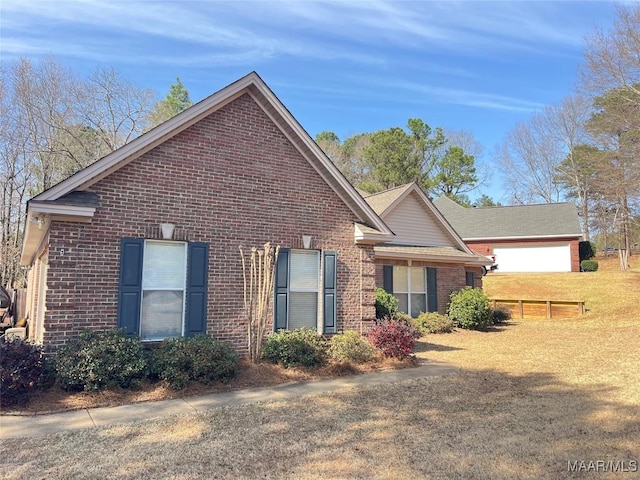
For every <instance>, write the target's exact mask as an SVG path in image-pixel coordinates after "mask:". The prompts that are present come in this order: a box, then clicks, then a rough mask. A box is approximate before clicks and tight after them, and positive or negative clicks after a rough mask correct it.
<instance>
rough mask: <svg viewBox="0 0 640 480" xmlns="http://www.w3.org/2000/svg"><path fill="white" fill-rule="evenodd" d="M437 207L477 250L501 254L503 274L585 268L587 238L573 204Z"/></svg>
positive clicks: (440, 201) (441, 201) (445, 201)
mask: <svg viewBox="0 0 640 480" xmlns="http://www.w3.org/2000/svg"><path fill="white" fill-rule="evenodd" d="M433 203H434V205H435V206H436V207H437V208H438V210H440V212H442V214H443V215H444V217H445V218H446V219H447V220H448V221H449V223H450V224H451V225H452V226H453V228H455V229H456V231H457V232H458V233H459V234H460V236H461V237H462V239H463V240H464V241H465V243H466V244H467V245H468V246H469V248H471V249H472V250H473V251H474V252H476V253H479V254H481V255H493V256H495V262H496V263H497V265H498V269H497V271H498V272H579V271H580V256H579V249H578V246H579V242H580V241H581V240H582V232H581V229H580V222H579V220H578V212H577V209H576V206H575V204H573V203H547V204H540V205H517V206H508V207H479V208H466V207H463V206H461V205H459V204H457V203H456V202H454V201H453V200H451V199H450V198H448V197H446V196H442V197H440V198H437V199H436V200H434V202H433Z"/></svg>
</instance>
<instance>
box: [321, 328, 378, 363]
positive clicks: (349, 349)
mask: <svg viewBox="0 0 640 480" xmlns="http://www.w3.org/2000/svg"><path fill="white" fill-rule="evenodd" d="M376 355H377V350H376V349H375V348H374V347H373V346H372V345H371V344H370V343H369V341H368V340H367V339H366V338H365V337H363V336H362V335H360V334H359V333H358V332H354V331H353V330H347V331H346V332H343V333H338V334H336V335H334V336H333V337H332V338H331V343H330V345H329V356H330V357H331V358H333V359H334V360H337V361H339V362H354V363H366V362H370V361H372V360H374V359H375V357H376Z"/></svg>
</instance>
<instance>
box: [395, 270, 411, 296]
mask: <svg viewBox="0 0 640 480" xmlns="http://www.w3.org/2000/svg"><path fill="white" fill-rule="evenodd" d="M407 268H409V267H396V266H394V267H393V291H394V292H408V291H409V287H408V285H407Z"/></svg>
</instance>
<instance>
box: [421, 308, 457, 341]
mask: <svg viewBox="0 0 640 480" xmlns="http://www.w3.org/2000/svg"><path fill="white" fill-rule="evenodd" d="M413 324H414V326H415V327H416V328H417V329H418V331H419V332H420V334H421V335H427V334H429V333H450V332H453V328H454V324H453V322H452V321H451V319H449V317H447V316H446V315H440V314H439V313H436V312H429V313H421V314H420V315H419V316H418V318H415V319H413Z"/></svg>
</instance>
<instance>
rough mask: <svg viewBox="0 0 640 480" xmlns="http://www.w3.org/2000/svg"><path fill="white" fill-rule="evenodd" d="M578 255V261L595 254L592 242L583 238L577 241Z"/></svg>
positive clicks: (588, 258) (590, 257)
mask: <svg viewBox="0 0 640 480" xmlns="http://www.w3.org/2000/svg"><path fill="white" fill-rule="evenodd" d="M578 255H579V257H580V261H582V260H590V259H592V258H593V257H595V256H596V249H595V246H594V244H593V243H591V242H589V241H587V240H584V241H581V242H579V243H578Z"/></svg>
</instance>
